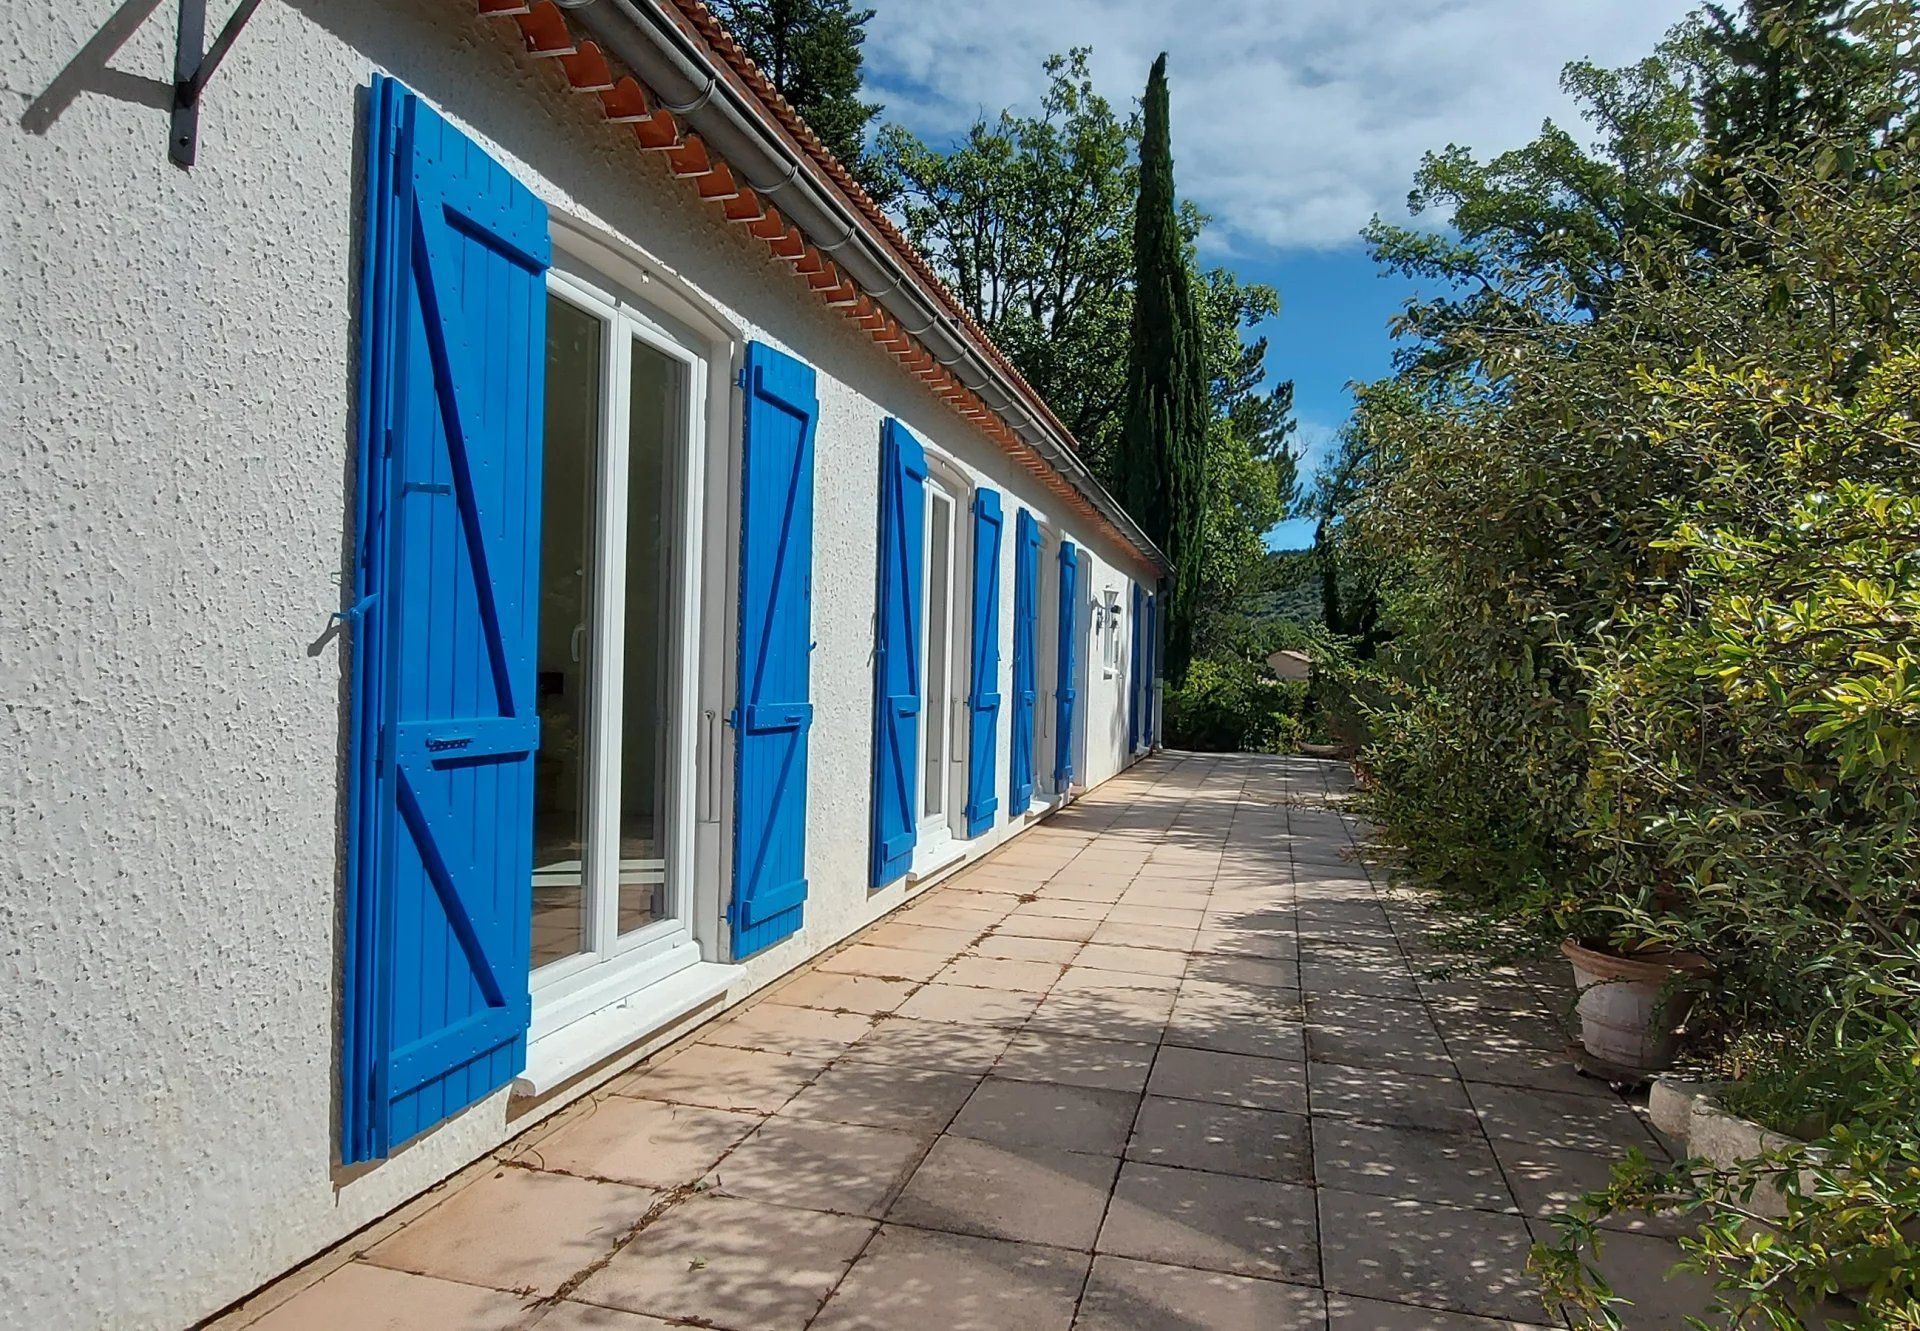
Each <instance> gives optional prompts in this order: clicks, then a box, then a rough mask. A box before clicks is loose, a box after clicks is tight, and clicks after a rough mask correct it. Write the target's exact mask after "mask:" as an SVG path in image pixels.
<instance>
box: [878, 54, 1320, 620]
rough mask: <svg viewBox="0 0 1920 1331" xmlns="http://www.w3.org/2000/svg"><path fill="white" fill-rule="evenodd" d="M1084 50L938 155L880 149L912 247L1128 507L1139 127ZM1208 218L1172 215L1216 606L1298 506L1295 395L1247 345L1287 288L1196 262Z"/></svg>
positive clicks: (906, 134)
mask: <svg viewBox="0 0 1920 1331" xmlns="http://www.w3.org/2000/svg"><path fill="white" fill-rule="evenodd" d="M1088 56H1089V53H1088V52H1087V51H1086V50H1085V49H1076V50H1074V51H1071V52H1069V53H1068V54H1066V55H1064V56H1062V55H1055V56H1052V57H1049V58H1048V59H1047V61H1046V62H1045V66H1044V68H1045V72H1046V77H1047V86H1046V90H1045V92H1044V94H1043V95H1042V97H1041V99H1040V105H1039V109H1038V112H1037V113H1034V114H1027V113H1020V112H1016V111H1012V110H1008V111H1002V112H1000V113H999V114H997V115H994V116H982V117H981V118H980V119H978V120H977V121H975V122H974V124H973V125H972V126H971V127H970V129H969V130H968V131H967V132H966V133H965V134H963V135H961V136H960V137H959V138H958V139H957V140H956V141H955V142H954V143H952V144H950V145H944V146H942V145H934V144H929V143H927V142H925V141H924V140H922V139H920V138H919V137H917V136H916V135H914V134H913V133H911V132H910V131H908V130H906V129H904V128H903V127H901V126H898V125H888V126H886V127H884V128H883V129H882V130H881V132H880V134H879V135H878V136H877V147H876V155H877V156H878V157H879V158H880V159H881V160H882V161H883V163H884V167H885V171H886V174H887V175H888V177H889V188H890V189H891V190H892V198H893V199H894V207H895V208H896V209H897V211H898V213H899V215H900V217H901V220H902V223H903V226H904V230H905V231H906V233H907V236H908V238H909V239H911V240H912V241H913V243H914V245H915V246H916V247H917V248H918V249H919V250H920V252H921V253H922V254H924V255H926V256H927V258H928V259H929V261H930V262H931V263H932V265H933V267H934V269H935V271H937V272H938V273H939V274H940V276H941V277H942V279H943V280H945V282H946V283H947V285H948V286H949V287H950V288H951V289H952V290H953V292H954V294H955V295H956V296H957V297H959V299H960V301H961V303H962V304H963V305H965V306H966V307H967V309H968V311H969V312H970V313H972V314H973V316H974V317H975V318H976V319H978V320H979V321H980V323H981V324H982V325H983V326H984V327H985V328H986V329H987V331H988V332H989V333H991V334H992V335H993V338H994V340H995V341H996V342H998V343H999V344H1000V346H1001V347H1002V348H1004V349H1005V350H1006V352H1007V354H1008V356H1009V357H1010V358H1011V359H1012V361H1013V363H1014V365H1015V367H1017V368H1018V369H1019V371H1020V373H1021V374H1022V375H1023V376H1024V377H1025V378H1026V380H1027V382H1028V383H1030V384H1032V385H1033V386H1034V388H1035V389H1037V390H1038V391H1039V393H1040V395H1041V396H1042V397H1044V398H1045V399H1046V400H1047V402H1048V403H1049V405H1051V406H1052V407H1053V409H1054V411H1055V412H1056V413H1057V414H1058V415H1059V416H1060V418H1061V419H1062V420H1063V421H1064V422H1066V425H1067V427H1068V428H1069V429H1070V430H1071V431H1072V432H1073V435H1074V437H1075V439H1077V440H1078V441H1079V444H1080V448H1081V453H1082V456H1083V457H1084V458H1085V460H1086V461H1087V463H1088V465H1089V466H1090V467H1092V469H1093V471H1094V473H1095V474H1096V475H1097V476H1099V477H1100V479H1101V481H1102V482H1103V483H1104V484H1105V485H1106V486H1107V488H1108V489H1109V490H1111V491H1113V492H1114V493H1115V494H1116V495H1120V496H1122V497H1124V496H1125V494H1126V486H1125V483H1124V480H1123V475H1124V473H1123V470H1122V467H1121V459H1120V434H1121V428H1122V424H1123V422H1124V420H1125V416H1126V403H1127V361H1126V359H1125V358H1124V357H1120V356H1116V355H1115V354H1114V348H1116V347H1118V346H1120V345H1121V344H1122V343H1123V342H1124V341H1125V340H1126V339H1127V337H1128V335H1129V331H1130V329H1131V325H1132V321H1133V282H1134V265H1133V232H1134V203H1135V198H1136V195H1137V193H1138V190H1139V171H1138V167H1137V165H1136V161H1135V155H1136V153H1137V151H1138V147H1139V141H1140V128H1141V121H1140V117H1139V116H1138V115H1137V114H1130V115H1125V116H1123V115H1121V114H1120V113H1119V112H1118V111H1116V109H1115V108H1114V106H1113V105H1112V104H1111V103H1110V102H1109V101H1108V100H1107V99H1106V98H1104V97H1102V96H1101V95H1100V94H1099V93H1098V92H1097V91H1096V90H1095V89H1094V87H1093V83H1092V79H1091V76H1090V75H1089V73H1088ZM1208 222H1209V219H1208V218H1207V217H1206V216H1205V215H1204V214H1202V213H1201V212H1199V211H1198V210H1197V209H1195V208H1193V207H1192V206H1191V205H1186V206H1183V207H1182V208H1181V209H1180V213H1179V236H1180V243H1181V245H1182V248H1183V252H1184V255H1185V259H1186V262H1187V264H1188V267H1189V270H1190V271H1191V272H1192V279H1191V280H1192V284H1193V293H1194V300H1195V306H1196V308H1195V317H1196V320H1197V324H1198V327H1199V328H1200V330H1201V333H1200V341H1201V344H1202V350H1203V355H1204V358H1205V368H1206V378H1207V388H1208V397H1209V401H1208V402H1207V404H1206V410H1205V413H1204V414H1203V415H1202V417H1201V419H1203V420H1205V421H1206V422H1207V429H1206V432H1205V443H1206V448H1207V465H1206V477H1207V488H1206V523H1205V525H1206V539H1205V548H1206V557H1205V561H1204V564H1203V572H1202V581H1203V584H1204V585H1205V586H1207V587H1208V588H1209V589H1210V595H1209V597H1208V605H1209V607H1221V606H1226V605H1227V604H1228V603H1230V602H1231V601H1232V600H1233V598H1234V596H1235V593H1236V591H1237V590H1240V589H1241V584H1242V583H1245V582H1248V581H1249V580H1256V579H1257V577H1258V575H1259V573H1260V570H1261V554H1262V544H1261V536H1262V534H1263V533H1265V532H1266V531H1268V530H1269V529H1271V528H1272V526H1273V525H1274V524H1275V523H1276V522H1278V521H1279V520H1280V519H1281V518H1282V517H1284V516H1285V514H1286V509H1287V506H1288V505H1289V504H1290V503H1291V501H1292V499H1293V495H1294V491H1295V489H1296V477H1295V466H1294V457H1293V451H1292V447H1291V440H1292V436H1293V431H1294V420H1293V385H1292V384H1291V383H1287V382H1281V383H1275V382H1273V381H1272V380H1271V378H1270V376H1269V374H1268V369H1267V344H1266V341H1265V339H1263V338H1257V337H1252V336H1250V330H1251V329H1253V328H1255V327H1256V326H1257V325H1259V324H1260V323H1261V322H1262V321H1264V320H1266V319H1269V318H1271V317H1272V316H1273V315H1274V314H1276V313H1277V312H1278V310H1279V308H1280V298H1279V296H1278V294H1277V293H1275V291H1274V290H1273V288H1272V287H1269V286H1265V285H1263V284H1261V283H1257V282H1243V281H1241V280H1240V279H1239V278H1238V277H1237V276H1235V275H1234V274H1233V273H1232V272H1230V271H1228V270H1226V269H1222V268H1214V269H1211V270H1207V271H1205V272H1201V271H1199V270H1198V269H1197V267H1196V265H1195V262H1194V247H1195V244H1196V242H1197V240H1198V238H1199V236H1200V234H1201V233H1202V231H1203V230H1204V229H1205V227H1206V226H1207V225H1208ZM1248 590H1251V589H1250V588H1248ZM1200 633H1201V636H1202V637H1203V638H1205V639H1206V640H1207V641H1206V642H1204V643H1203V644H1202V645H1203V647H1204V648H1205V649H1206V650H1212V649H1213V645H1214V643H1213V638H1214V637H1216V636H1217V635H1211V634H1209V632H1208V630H1207V627H1206V625H1205V624H1204V623H1203V624H1202V625H1201V626H1200Z"/></svg>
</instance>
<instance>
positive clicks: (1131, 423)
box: [1120, 52, 1210, 682]
mask: <svg viewBox="0 0 1920 1331" xmlns="http://www.w3.org/2000/svg"><path fill="white" fill-rule="evenodd" d="M1144 111H1145V123H1144V126H1143V130H1142V134H1141V139H1140V197H1139V202H1138V204H1137V205H1136V206H1135V209H1134V214H1133V272H1134V283H1133V327H1132V335H1131V337H1130V339H1129V343H1128V347H1127V400H1126V420H1125V424H1124V426H1123V428H1122V434H1121V442H1120V465H1121V469H1122V489H1123V491H1124V493H1123V495H1122V498H1123V499H1124V500H1125V501H1126V505H1127V508H1128V511H1129V512H1131V513H1132V514H1133V516H1134V518H1135V519H1136V520H1137V521H1138V522H1139V523H1140V525H1141V526H1142V527H1144V528H1145V529H1146V532H1147V535H1148V536H1150V537H1152V538H1153V539H1154V541H1155V542H1156V543H1157V544H1158V545H1159V546H1160V548H1161V549H1162V550H1164V551H1165V552H1166V555H1167V558H1168V559H1169V560H1170V561H1172V564H1173V586H1172V591H1171V595H1170V596H1168V597H1167V598H1166V601H1167V614H1166V626H1167V653H1166V665H1167V675H1168V677H1169V678H1170V679H1172V680H1174V681H1176V682H1177V681H1178V680H1180V679H1181V678H1183V677H1184V676H1185V674H1186V668H1187V661H1188V659H1189V658H1190V657H1191V655H1192V651H1193V621H1194V616H1195V612H1196V611H1197V609H1198V605H1199V596H1200V564H1201V556H1202V554H1203V553H1204V551H1203V548H1202V547H1203V545H1204V541H1205V530H1206V455H1207V454H1206V440H1207V425H1208V416H1209V414H1210V412H1209V401H1208V396H1207V370H1206V359H1205V352H1204V349H1203V347H1202V345H1201V329H1200V326H1199V322H1198V318H1197V315H1196V311H1195V306H1194V293H1193V277H1192V274H1191V272H1190V270H1189V269H1188V266H1187V255H1186V242H1185V238H1184V237H1183V236H1182V234H1181V231H1180V215H1179V209H1178V206H1177V204H1176V202H1175V199H1174V190H1173V147H1172V143H1171V140H1170V137H1169V131H1168V125H1167V57H1166V53H1165V52H1162V53H1161V55H1160V58H1159V59H1157V60H1155V61H1154V62H1153V73H1152V75H1151V76H1150V77H1149V78H1148V80H1147V95H1146V102H1145V106H1144Z"/></svg>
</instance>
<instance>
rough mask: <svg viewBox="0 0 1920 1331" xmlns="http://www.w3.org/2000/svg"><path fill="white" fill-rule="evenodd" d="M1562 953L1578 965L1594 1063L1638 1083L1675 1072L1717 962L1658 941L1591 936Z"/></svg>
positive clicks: (1583, 1030)
mask: <svg viewBox="0 0 1920 1331" xmlns="http://www.w3.org/2000/svg"><path fill="white" fill-rule="evenodd" d="M1617 938H1618V935H1617V934H1616V936H1615V939H1616V940H1617ZM1560 952H1561V955H1562V956H1564V957H1566V959H1567V960H1568V961H1569V962H1571V963H1572V965H1573V983H1574V988H1575V990H1576V991H1577V992H1578V994H1579V1001H1578V1005H1577V1008H1576V1010H1577V1011H1578V1013H1579V1016H1580V1044H1581V1046H1582V1047H1583V1048H1584V1049H1585V1050H1586V1052H1587V1054H1588V1055H1589V1056H1590V1057H1591V1058H1592V1059H1593V1061H1594V1062H1595V1063H1596V1064H1599V1065H1602V1067H1603V1068H1604V1069H1605V1070H1607V1071H1610V1072H1618V1073H1623V1074H1627V1075H1628V1076H1630V1077H1632V1078H1634V1079H1636V1080H1645V1079H1646V1078H1648V1077H1651V1076H1652V1075H1653V1074H1654V1073H1656V1072H1662V1071H1665V1070H1666V1069H1667V1068H1670V1067H1672V1066H1673V1060H1674V1057H1675V1055H1676V1054H1677V1053H1678V1052H1679V1047H1680V1027H1681V1025H1682V1024H1683V1023H1684V1022H1685V1021H1686V1017H1687V1013H1688V1010H1689V1009H1690V1008H1691V1007H1692V1005H1693V998H1694V996H1695V994H1696V993H1697V992H1698V988H1699V984H1700V981H1701V980H1702V979H1703V978H1704V977H1705V976H1707V975H1708V974H1709V973H1711V971H1712V969H1713V967H1712V964H1711V963H1709V962H1708V961H1707V959H1706V958H1705V957H1703V956H1701V955H1699V954H1698V953H1695V952H1688V951H1684V950H1681V949H1678V948H1674V947H1671V946H1667V945H1664V944H1661V943H1655V942H1629V943H1624V944H1623V943H1621V942H1619V941H1615V940H1604V939H1601V938H1598V937H1593V936H1588V937H1585V938H1582V937H1577V936H1576V937H1573V938H1568V939H1567V940H1566V941H1565V942H1563V943H1561V945H1560Z"/></svg>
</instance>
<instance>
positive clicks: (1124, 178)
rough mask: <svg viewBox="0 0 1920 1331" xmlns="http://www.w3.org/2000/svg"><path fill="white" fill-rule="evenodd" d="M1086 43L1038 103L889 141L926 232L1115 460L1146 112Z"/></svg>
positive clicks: (998, 333)
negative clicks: (1139, 113) (1136, 108)
mask: <svg viewBox="0 0 1920 1331" xmlns="http://www.w3.org/2000/svg"><path fill="white" fill-rule="evenodd" d="M1087 57H1088V52H1087V51H1086V50H1085V49H1084V48H1080V49H1076V50H1074V51H1071V52H1069V53H1068V54H1066V55H1064V56H1062V55H1054V56H1050V57H1048V59H1047V61H1046V64H1045V72H1046V78H1047V87H1046V91H1045V93H1044V94H1043V95H1042V97H1041V99H1040V109H1039V113H1038V114H1033V115H1023V114H1017V113H1015V112H1013V111H1011V110H1007V111H1002V112H1000V113H999V114H998V115H995V116H992V117H988V116H982V117H980V118H979V119H978V120H976V121H975V122H974V123H973V125H972V126H971V127H970V128H969V129H968V130H967V132H966V133H965V134H964V135H962V136H961V138H960V139H959V141H958V142H957V143H955V144H953V145H952V146H950V147H946V148H940V147H935V146H933V145H930V144H928V143H926V142H924V141H923V140H921V139H920V138H919V137H918V136H916V135H914V134H913V133H912V132H911V131H909V130H907V129H905V128H904V127H902V126H899V125H888V126H886V127H885V128H884V129H882V130H881V131H880V134H879V139H878V147H877V153H878V156H879V157H880V158H881V160H882V162H883V163H884V169H885V172H886V174H887V175H888V176H889V177H890V180H889V182H888V183H887V185H886V186H885V187H884V188H885V189H886V190H887V191H888V193H889V194H890V195H891V196H892V197H893V199H894V200H895V206H896V207H897V208H898V210H899V212H900V215H901V219H902V221H903V222H904V223H905V230H906V233H907V236H908V238H909V239H911V240H912V241H913V243H914V245H915V246H916V247H917V248H918V249H919V250H920V251H921V252H922V253H923V254H925V255H926V256H927V257H928V258H929V259H930V260H932V262H933V264H934V266H935V268H936V269H937V270H938V271H939V273H940V275H941V277H942V278H944V279H945V280H946V283H947V285H948V286H949V287H951V288H952V290H953V292H954V294H955V295H957V296H958V297H959V298H960V301H961V303H962V304H964V305H965V306H966V307H967V310H968V311H969V312H970V313H971V314H972V315H973V316H974V318H976V319H978V320H979V321H980V323H981V324H982V325H983V326H984V327H985V328H986V329H987V331H988V332H990V333H991V334H992V335H993V338H994V341H996V342H997V343H999V344H1000V346H1001V347H1002V348H1004V349H1005V351H1006V352H1007V354H1008V356H1010V357H1011V358H1012V360H1013V363H1014V364H1015V365H1016V366H1018V367H1019V369H1020V373H1021V374H1022V375H1024V376H1025V378H1026V380H1027V382H1028V383H1030V384H1032V385H1033V386H1034V388H1035V389H1036V390H1038V391H1039V393H1040V395H1041V396H1042V397H1044V398H1045V399H1046V400H1047V403H1048V405H1049V406H1051V407H1052V408H1053V410H1054V411H1055V413H1056V414H1058V415H1059V417H1060V419H1061V420H1062V421H1064V422H1065V423H1066V426H1067V428H1068V429H1069V430H1071V431H1072V432H1073V435H1074V437H1075V438H1076V439H1078V440H1080V441H1081V443H1082V445H1083V447H1084V448H1085V449H1086V451H1087V461H1088V463H1089V464H1090V465H1092V466H1093V467H1094V469H1095V470H1096V471H1099V472H1101V473H1102V474H1105V472H1106V471H1107V462H1108V460H1109V458H1110V456H1111V453H1112V448H1113V444H1114V440H1115V438H1116V437H1117V435H1118V433H1119V418H1120V405H1121V401H1122V395H1123V393H1124V392H1125V387H1126V379H1125V367H1124V365H1123V364H1122V363H1120V362H1119V361H1118V360H1117V358H1116V357H1114V356H1113V355H1112V354H1111V352H1110V350H1109V349H1110V348H1112V347H1115V346H1118V345H1119V344H1120V342H1121V340H1122V339H1123V338H1124V337H1125V336H1126V329H1127V319H1128V311H1129V309H1130V304H1129V302H1130V295H1129V292H1128V284H1129V281H1130V279H1131V276H1132V259H1131V255H1132V249H1131V239H1130V237H1131V230H1132V225H1133V195H1134V189H1135V172H1134V166H1133V147H1134V143H1135V142H1136V140H1137V139H1138V137H1139V123H1138V120H1137V118H1133V117H1128V118H1125V119H1123V118H1121V117H1120V116H1119V115H1118V114H1116V112H1115V111H1114V108H1113V106H1112V104H1111V103H1110V102H1108V101H1107V99H1106V98H1104V97H1102V96H1100V94H1099V93H1097V92H1096V91H1094V87H1093V82H1092V78H1091V76H1090V75H1089V73H1088V71H1087Z"/></svg>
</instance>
